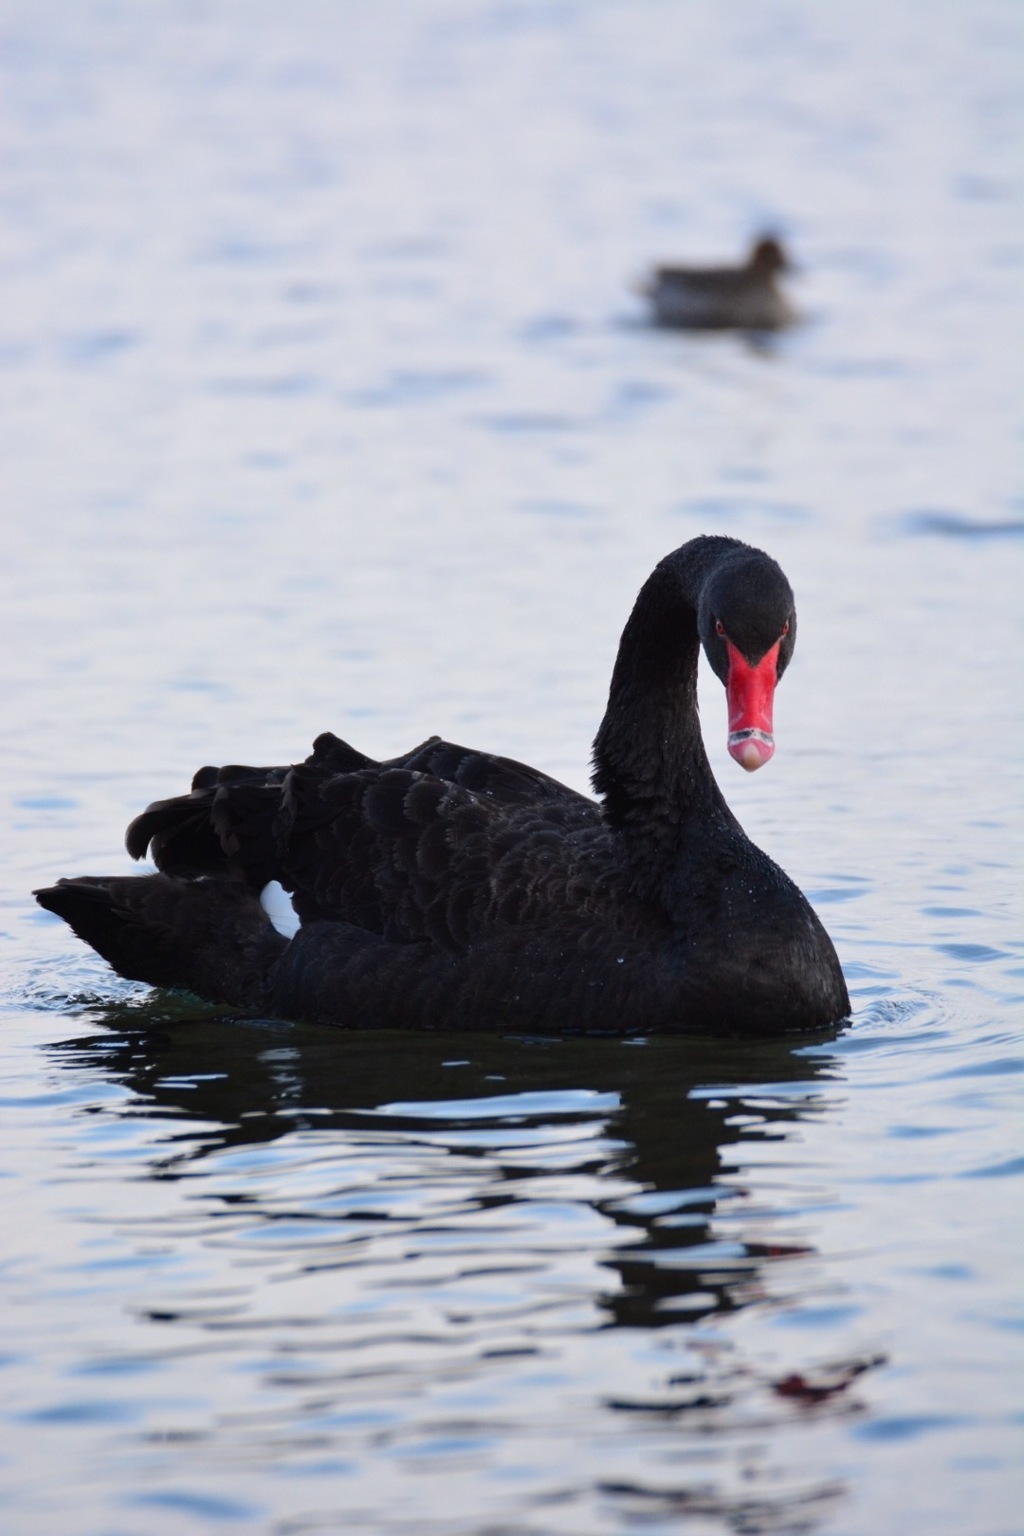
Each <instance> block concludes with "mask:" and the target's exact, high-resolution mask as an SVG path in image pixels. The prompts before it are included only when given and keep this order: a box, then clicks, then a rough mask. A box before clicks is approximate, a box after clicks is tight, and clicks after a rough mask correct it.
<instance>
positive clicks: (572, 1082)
mask: <svg viewBox="0 0 1024 1536" xmlns="http://www.w3.org/2000/svg"><path fill="white" fill-rule="evenodd" d="M173 1006H174V1005H173V1003H172V1004H171V1007H173ZM101 1017H102V1018H103V1020H104V1025H105V1027H104V1028H103V1029H102V1030H98V1031H96V1032H93V1033H90V1034H88V1035H86V1036H84V1037H81V1038H77V1039H72V1040H67V1041H64V1042H62V1043H60V1044H59V1045H56V1046H54V1047H52V1051H53V1055H54V1058H55V1059H56V1060H58V1061H59V1062H61V1063H62V1064H63V1065H65V1066H67V1067H71V1068H74V1069H76V1070H78V1071H81V1070H83V1069H85V1070H87V1071H89V1072H98V1073H99V1074H101V1075H102V1077H103V1078H104V1079H105V1080H107V1081H109V1082H113V1083H117V1084H120V1085H122V1086H124V1087H126V1088H128V1089H129V1090H130V1091H131V1093H132V1095H133V1099H132V1101H130V1103H129V1105H128V1107H127V1108H124V1107H121V1108H119V1109H118V1110H117V1111H116V1112H117V1113H118V1114H119V1115H125V1114H127V1115H130V1116H138V1117H142V1118H144V1119H146V1120H148V1121H154V1120H159V1121H166V1120H171V1121H176V1122H180V1127H179V1129H178V1130H177V1131H176V1132H175V1134H174V1135H173V1136H172V1137H171V1138H170V1140H169V1141H167V1140H165V1141H163V1142H162V1143H161V1145H160V1148H159V1151H158V1152H157V1153H156V1154H155V1155H154V1156H153V1157H152V1158H151V1160H150V1163H149V1166H150V1169H151V1175H152V1177H154V1178H159V1179H175V1178H179V1177H183V1176H189V1177H194V1176H195V1174H196V1172H197V1169H198V1165H199V1164H201V1162H202V1160H203V1159H206V1158H209V1157H210V1155H211V1154H213V1153H216V1152H218V1151H220V1150H227V1149H237V1148H240V1147H245V1146H247V1145H256V1144H261V1143H262V1144H266V1143H270V1142H274V1141H276V1140H278V1139H280V1138H283V1137H287V1136H291V1135H293V1134H294V1133H296V1132H298V1131H304V1130H305V1131H315V1132H316V1133H317V1135H318V1138H323V1137H324V1136H325V1135H328V1134H330V1133H332V1132H333V1133H335V1134H336V1135H337V1136H338V1137H339V1139H344V1138H345V1136H346V1135H347V1134H351V1133H352V1132H359V1133H362V1134H364V1135H365V1133H366V1132H367V1130H368V1129H370V1130H373V1131H375V1132H385V1133H387V1134H388V1135H390V1136H391V1137H392V1138H393V1137H394V1136H395V1135H396V1133H397V1135H398V1136H399V1137H407V1138H408V1140H409V1142H410V1143H413V1144H415V1142H416V1141H417V1139H418V1138H421V1137H423V1136H424V1135H429V1138H430V1141H431V1143H432V1145H434V1146H435V1147H436V1146H438V1145H440V1146H442V1147H444V1146H445V1145H446V1144H447V1146H448V1149H449V1150H451V1151H458V1152H459V1153H460V1154H461V1155H463V1156H465V1155H466V1154H467V1152H468V1153H469V1154H470V1155H473V1154H476V1155H478V1156H480V1157H482V1158H485V1159H487V1160H488V1163H489V1167H488V1175H489V1177H488V1180H487V1182H486V1184H485V1185H484V1194H483V1195H481V1194H480V1192H479V1190H476V1191H474V1198H475V1199H477V1200H478V1201H479V1202H480V1203H481V1204H486V1205H487V1207H488V1208H489V1209H490V1210H494V1209H496V1208H499V1207H501V1206H502V1205H506V1204H507V1205H513V1204H516V1203H518V1202H521V1201H522V1199H523V1187H524V1185H523V1181H524V1180H526V1181H527V1186H526V1187H528V1181H529V1178H530V1176H531V1174H534V1175H542V1174H545V1175H546V1174H550V1172H551V1167H550V1165H549V1163H548V1162H546V1161H545V1159H544V1141H545V1135H544V1133H545V1132H546V1131H557V1132H558V1133H559V1134H560V1135H563V1136H564V1133H565V1131H566V1129H567V1128H569V1127H571V1126H572V1125H573V1124H574V1123H576V1124H579V1125H581V1127H589V1128H591V1134H592V1133H593V1129H594V1128H595V1127H597V1128H598V1129H599V1136H598V1137H597V1138H596V1139H593V1140H592V1142H591V1141H588V1140H587V1139H586V1138H585V1137H581V1142H580V1149H579V1150H578V1155H577V1157H576V1158H575V1160H574V1162H573V1165H572V1173H573V1174H574V1175H579V1174H584V1175H586V1176H588V1179H589V1180H590V1181H591V1182H590V1183H588V1189H589V1190H591V1191H592V1190H593V1188H594V1187H595V1186H594V1183H593V1181H594V1180H596V1188H597V1190H598V1193H597V1195H596V1196H591V1197H588V1198H589V1199H590V1203H591V1205H592V1206H593V1208H594V1209H595V1210H596V1211H598V1212H599V1213H600V1214H601V1216H602V1217H603V1218H604V1219H605V1220H606V1221H608V1222H611V1223H612V1224H613V1226H614V1228H615V1230H616V1235H617V1236H618V1238H619V1241H618V1242H617V1243H615V1244H613V1245H610V1247H609V1251H608V1255H607V1258H606V1259H605V1260H604V1261H603V1262H604V1263H606V1264H607V1266H608V1268H609V1269H610V1270H611V1271H613V1272H615V1273H616V1274H617V1277H618V1281H619V1284H618V1285H617V1286H612V1285H611V1284H609V1287H608V1289H607V1292H606V1293H605V1294H604V1295H603V1296H602V1297H601V1298H600V1304H601V1306H602V1308H603V1309H604V1311H605V1312H606V1314H607V1321H608V1322H609V1323H610V1324H612V1325H615V1326H624V1327H641V1328H652V1327H661V1326H664V1325H666V1324H669V1323H678V1322H680V1321H697V1320H699V1319H700V1318H702V1317H705V1316H707V1315H708V1314H709V1313H715V1312H722V1311H730V1310H734V1309H736V1308H737V1307H739V1306H742V1305H744V1304H746V1302H747V1301H748V1300H750V1299H751V1298H752V1297H753V1296H755V1295H758V1294H760V1291H759V1289H758V1286H757V1277H758V1274H759V1272H760V1271H761V1269H762V1268H763V1266H764V1263H765V1261H766V1260H767V1259H769V1258H778V1257H786V1256H789V1255H793V1254H796V1253H798V1252H802V1251H805V1250H801V1249H797V1248H793V1247H780V1246H779V1245H778V1244H777V1243H773V1244H772V1245H771V1246H770V1247H767V1246H764V1245H759V1244H758V1243H756V1242H753V1241H750V1240H749V1239H748V1240H743V1239H739V1240H737V1241H735V1242H728V1243H726V1242H723V1241H722V1240H721V1238H720V1237H716V1235H715V1234H714V1233H713V1232H712V1221H713V1219H714V1218H715V1217H716V1215H720V1214H721V1211H722V1208H723V1206H724V1205H726V1204H728V1202H730V1201H732V1200H735V1198H736V1195H737V1192H738V1191H737V1184H736V1178H735V1175H734V1176H733V1177H732V1178H731V1179H730V1180H728V1181H723V1179H722V1175H723V1171H725V1170H726V1168H727V1167H728V1168H729V1169H730V1171H732V1165H731V1164H728V1162H727V1159H726V1158H725V1157H724V1154H725V1153H726V1150H727V1149H728V1148H730V1147H734V1146H736V1145H737V1144H738V1143H740V1142H741V1141H743V1142H745V1143H747V1144H750V1143H751V1142H752V1141H754V1142H756V1141H759V1140H766V1139H773V1138H779V1137H782V1136H784V1135H785V1134H786V1130H787V1127H789V1126H791V1125H792V1124H793V1123H794V1122H797V1121H799V1120H801V1119H803V1118H806V1117H807V1116H808V1115H811V1114H818V1113H821V1112H822V1109H823V1107H824V1105H823V1097H822V1089H823V1087H824V1085H825V1083H827V1081H828V1080H829V1076H830V1059H829V1057H828V1055H827V1053H824V1052H812V1053H808V1052H807V1051H806V1046H807V1043H808V1042H807V1040H806V1039H803V1040H801V1041H800V1042H799V1044H798V1045H794V1044H792V1043H785V1042H773V1041H769V1042H762V1043H757V1044H750V1043H739V1042H736V1043H733V1042H716V1041H694V1040H664V1039H655V1040H650V1041H646V1042H641V1043H628V1044H627V1043H623V1042H621V1041H585V1040H573V1041H548V1040H530V1039H520V1038H488V1037H483V1038H481V1037H479V1036H473V1037H471V1038H469V1037H466V1036H443V1035H427V1036H415V1035H402V1034H391V1033H384V1032H382V1033H380V1034H371V1033H346V1032H342V1031H331V1030H326V1029H316V1028H310V1027H304V1026H299V1025H291V1024H283V1023H277V1022H272V1021H252V1020H238V1019H225V1018H223V1017H222V1016H214V1015H208V1016H206V1017H202V1018H197V1017H195V1016H191V1017H190V1016H189V1015H188V1014H187V1012H182V1013H181V1014H180V1015H175V1014H174V1013H173V1012H168V1011H167V1009H166V1008H165V1009H164V1011H163V1012H162V1013H160V1014H154V1013H153V1012H152V1010H147V1011H146V1012H145V1013H140V1011H139V1010H125V1009H116V1008H115V1009H107V1010H104V1011H103V1013H102V1014H101ZM815 1043H816V1044H819V1045H823V1044H826V1043H827V1037H823V1038H821V1039H818V1040H816V1042H815ZM98 1112H100V1113H107V1112H108V1111H106V1110H99V1111H98ZM190 1126H194V1129H190ZM503 1129H504V1130H506V1131H507V1130H508V1129H514V1131H515V1135H516V1138H517V1142H518V1146H517V1154H516V1158H515V1163H514V1167H513V1168H512V1169H510V1170H506V1169H504V1168H503V1164H502V1146H503V1142H502V1134H501V1133H502V1131H503ZM531 1132H533V1133H536V1137H537V1158H536V1163H535V1165H532V1166H531V1158H530V1145H531V1143H530V1133H531ZM524 1137H526V1145H525V1146H524V1144H523V1138H524ZM506 1139H507V1138H506ZM380 1157H381V1161H382V1166H385V1165H386V1160H387V1151H386V1149H382V1151H381V1153H380ZM513 1180H514V1187H513V1183H512V1181H513ZM503 1183H505V1184H507V1186H508V1188H507V1189H503V1187H502V1186H503ZM602 1191H606V1193H605V1192H602ZM246 1198H247V1209H248V1211H249V1213H250V1214H251V1215H256V1216H258V1214H259V1209H260V1207H259V1201H260V1193H259V1191H258V1190H256V1191H254V1193H253V1195H252V1197H251V1200H250V1197H249V1196H247V1197H246ZM269 1214H270V1213H269V1212H268V1216H269ZM336 1214H339V1219H342V1220H365V1219H366V1212H365V1211H350V1212H347V1213H336ZM626 1234H628V1235H629V1239H631V1240H626V1241H622V1239H623V1237H624V1236H625V1235H626Z"/></svg>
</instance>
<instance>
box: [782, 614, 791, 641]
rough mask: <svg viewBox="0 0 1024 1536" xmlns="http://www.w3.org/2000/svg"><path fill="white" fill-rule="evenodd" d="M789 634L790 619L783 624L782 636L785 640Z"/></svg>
mask: <svg viewBox="0 0 1024 1536" xmlns="http://www.w3.org/2000/svg"><path fill="white" fill-rule="evenodd" d="M788 634H789V620H788V619H787V620H786V622H785V624H783V626H782V635H781V637H780V638H782V639H783V640H784V639H785V638H786V636H787V635H788Z"/></svg>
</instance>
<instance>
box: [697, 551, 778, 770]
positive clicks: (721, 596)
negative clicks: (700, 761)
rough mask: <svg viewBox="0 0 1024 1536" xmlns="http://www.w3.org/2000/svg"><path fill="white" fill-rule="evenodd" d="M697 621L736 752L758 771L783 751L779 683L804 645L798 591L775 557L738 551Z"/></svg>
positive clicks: (714, 580) (713, 580)
mask: <svg viewBox="0 0 1024 1536" xmlns="http://www.w3.org/2000/svg"><path fill="white" fill-rule="evenodd" d="M697 622H698V625H699V628H700V637H701V643H702V644H703V646H704V651H705V654H706V655H707V658H708V660H709V661H710V663H711V665H712V667H713V668H714V671H715V673H716V675H717V676H718V677H719V678H720V679H721V681H722V682H723V683H724V684H725V695H726V700H727V703H728V709H729V743H728V745H729V754H730V756H731V757H734V758H735V760H736V761H737V762H738V763H739V765H740V767H741V768H745V769H746V770H747V772H748V773H753V772H754V770H755V769H757V768H761V767H763V766H764V764H765V763H766V762H767V761H768V759H769V758H770V757H771V756H772V754H773V752H774V751H775V737H774V734H773V730H772V706H773V704H774V701H775V685H776V683H777V682H778V680H779V678H780V677H781V676H782V674H783V672H785V670H786V668H787V667H788V665H789V659H790V657H791V656H792V654H793V646H794V644H795V641H796V606H795V603H794V600H793V589H792V587H791V586H790V585H789V582H788V581H787V580H786V578H785V576H784V575H783V573H782V570H781V568H780V567H779V566H778V565H777V564H776V563H775V561H774V560H772V559H771V557H770V556H769V555H765V554H762V553H761V551H760V550H754V549H746V548H738V549H737V550H736V554H735V557H734V558H732V559H729V560H726V561H724V562H723V563H722V564H720V565H719V566H718V567H716V569H715V570H714V571H713V572H712V573H711V576H710V579H709V580H708V581H707V582H706V583H705V585H704V589H703V591H702V592H701V600H700V611H699V613H698V619H697Z"/></svg>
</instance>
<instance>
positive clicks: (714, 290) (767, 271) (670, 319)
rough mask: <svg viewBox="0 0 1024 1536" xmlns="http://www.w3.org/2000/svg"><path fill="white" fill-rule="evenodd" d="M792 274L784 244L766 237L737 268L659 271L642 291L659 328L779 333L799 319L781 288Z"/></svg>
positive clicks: (684, 268)
mask: <svg viewBox="0 0 1024 1536" xmlns="http://www.w3.org/2000/svg"><path fill="white" fill-rule="evenodd" d="M792 269H793V263H792V262H791V261H790V259H789V257H788V256H787V255H786V252H785V251H784V249H783V247H782V245H781V244H780V243H779V241H778V240H776V239H775V238H774V237H773V236H771V235H765V236H762V238H761V239H760V240H758V241H756V242H755V244H754V245H753V247H752V248H751V251H750V255H749V256H748V257H747V260H746V261H745V262H744V263H743V265H742V266H738V267H655V269H654V271H653V272H652V273H651V275H650V276H649V277H648V278H647V279H646V281H645V282H643V283H642V284H641V286H640V292H641V293H642V294H644V296H645V297H646V298H647V300H648V302H649V304H650V307H651V317H652V319H653V320H654V323H655V325H663V326H668V327H670V328H673V329H676V330H691V331H720V330H728V329H733V330H742V331H777V330H780V329H781V328H782V327H783V326H786V325H790V324H791V323H792V322H793V321H794V320H795V319H796V317H797V316H796V310H795V309H794V308H793V306H792V305H791V304H790V302H789V300H788V299H787V298H786V295H785V294H784V293H783V292H782V289H781V288H780V287H779V282H778V278H779V274H780V273H781V272H789V271H792Z"/></svg>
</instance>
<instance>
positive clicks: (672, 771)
mask: <svg viewBox="0 0 1024 1536" xmlns="http://www.w3.org/2000/svg"><path fill="white" fill-rule="evenodd" d="M795 641H796V608H795V602H794V597H793V591H792V588H791V587H790V584H789V582H788V580H787V578H786V576H785V574H784V573H783V571H782V569H781V567H780V566H779V565H778V564H777V563H776V561H775V560H774V559H772V558H771V556H769V555H767V554H766V553H765V552H764V551H762V550H759V549H755V548H753V547H751V546H750V545H748V544H745V543H743V542H741V541H740V540H738V539H735V538H731V537H728V536H725V535H717V534H716V535H702V536H699V537H697V538H693V539H690V540H689V541H688V542H687V543H685V544H683V545H682V546H681V547H680V548H678V549H676V550H675V551H674V552H672V553H671V554H669V555H667V556H666V557H665V558H664V559H663V560H661V561H660V563H659V564H658V565H657V566H656V567H655V569H654V571H653V572H652V574H651V575H650V576H649V577H648V579H647V580H646V582H645V583H644V584H643V586H642V588H641V590H640V592H639V595H638V597H637V599H636V602H635V605H634V607H633V609H632V612H631V613H630V616H629V618H628V620H627V622H626V625H625V628H624V630H623V632H622V636H621V640H620V643H619V647H618V653H617V656H616V660H615V663H614V667H613V671H612V677H611V683H610V687H609V693H608V703H607V707H606V710H605V713H604V717H603V719H602V720H601V723H600V726H599V728H598V730H597V734H596V737H595V739H594V744H593V755H592V784H593V789H594V792H595V797H594V798H591V797H590V796H587V795H585V794H581V793H580V792H578V791H577V790H575V789H572V788H569V787H568V786H567V785H565V784H562V783H560V782H559V781H557V780H556V779H554V778H551V777H549V776H548V775H547V774H546V773H543V772H541V771H540V770H538V769H536V768H532V767H529V766H527V765H526V764H524V763H520V762H517V761H515V760H513V759H511V758H507V757H503V756H499V755H496V754H493V753H490V752H485V751H478V750H474V749H471V748H468V747H463V746H459V745H457V744H455V743H453V742H449V741H446V740H443V739H442V738H441V737H438V736H434V737H431V738H429V739H428V740H427V741H425V742H422V743H421V744H420V745H418V746H416V747H414V748H413V749H412V750H410V751H409V752H406V753H404V754H403V755H401V756H398V757H393V758H390V759H387V760H384V761H376V760H374V759H373V758H371V757H368V756H366V755H365V754H364V753H362V752H360V751H359V750H357V749H356V748H355V747H352V746H350V745H349V744H348V743H347V742H345V741H343V740H342V739H341V738H340V737H337V736H335V735H333V734H332V733H330V732H325V733H324V734H323V735H321V736H319V737H318V738H317V740H316V741H315V742H314V744H313V750H312V753H311V754H310V755H309V756H307V757H306V758H305V759H304V760H303V761H301V762H298V763H295V764H291V765H287V766H283V767H271V768H255V767H244V766H238V765H230V766H226V767H217V768H215V767H204V768H201V769H200V770H199V772H198V773H197V774H196V775H195V777H194V779H193V781H192V786H191V789H190V790H189V791H188V792H187V793H186V794H181V795H177V796H175V797H172V798H170V799H164V800H157V801H155V802H154V803H153V804H151V805H150V806H149V807H148V808H147V809H146V810H144V811H143V812H142V813H141V814H140V815H138V816H137V817H136V818H135V819H134V820H133V821H132V823H131V825H130V826H129V828H128V831H127V835H126V844H127V848H128V852H129V853H130V854H131V855H132V857H133V858H136V859H139V858H143V857H144V856H145V855H146V854H147V852H148V853H149V855H150V857H151V859H152V862H153V863H154V865H155V866H156V872H155V873H151V874H145V875H132V874H129V875H115V876H108V877H96V876H77V877H72V878H67V879H61V880H59V881H57V883H56V884H54V885H52V886H48V887H44V888H41V889H39V890H38V891H36V892H35V893H34V894H35V896H36V899H37V900H38V902H39V903H40V905H41V906H43V907H44V908H46V909H47V910H48V911H51V912H54V913H57V914H58V915H59V916H60V917H62V918H63V919H64V920H65V921H66V922H67V923H68V924H69V925H70V926H71V928H72V929H73V930H74V932H75V933H76V934H77V935H78V936H79V937H80V938H81V939H83V940H84V941H85V942H86V943H88V944H89V945H91V946H92V947H93V949H95V950H96V951H97V952H98V953H99V954H100V955H101V956H102V957H103V958H104V959H105V960H107V961H108V962H109V964H110V965H111V966H112V967H113V968H114V970H115V971H117V972H118V973H119V974H120V975H121V976H123V977H127V978H129V979H132V980H136V981H142V982H145V983H148V984H149V985H150V986H153V987H157V988H173V989H178V990H183V991H185V992H189V993H191V994H193V995H195V996H198V997H199V998H202V999H205V1000H207V1001H209V1002H211V1003H214V1004H219V1005H227V1006H228V1007H229V1008H231V1009H234V1010H237V1011H239V1012H241V1013H243V1014H248V1015H255V1016H258V1017H274V1018H279V1019H284V1020H292V1021H304V1022H311V1023H320V1024H330V1025H338V1026H341V1027H347V1028H358V1029H397V1030H444V1031H492V1032H503V1033H506V1034H517V1033H519V1034H523V1033H525V1034H529V1035H537V1036H562V1035H573V1034H598V1035H632V1036H636V1035H640V1036H643V1035H651V1034H691V1035H711V1036H737V1037H751V1036H753V1037H763V1036H769V1035H783V1034H788V1033H791V1032H796V1031H807V1030H814V1029H822V1028H826V1027H829V1026H832V1025H836V1024H838V1023H839V1022H841V1021H842V1020H844V1019H845V1018H846V1017H847V1016H848V1014H849V1007H850V1004H849V996H848V993H847V989H846V984H845V981H844V978H843V973H842V969H841V967H840V963H839V959H838V957H837V954H836V951H835V948H834V946H833V944H832V941H831V940H830V938H829V936H828V934H827V933H826V931H825V929H824V927H823V926H822V923H821V922H820V920H819V918H818V917H817V915H816V914H815V912H814V911H813V909H812V907H811V905H810V903H809V902H808V901H807V899H806V897H805V896H804V895H803V894H802V893H801V891H800V890H799V889H798V888H797V886H796V885H795V884H794V882H793V881H792V880H791V879H790V878H789V877H788V876H787V875H786V874H785V873H784V872H783V871H782V870H781V869H780V868H779V867H778V865H777V864H775V863H774V862H773V861H772V860H771V859H770V858H769V857H768V855H767V854H766V853H764V852H762V851H761V849H759V848H758V847H756V846H755V844H754V843H753V842H752V841H751V840H750V838H748V837H747V835H746V834H745V832H744V831H743V829H742V828H741V826H740V824H739V822H738V821H737V819H736V818H735V816H734V815H733V814H732V812H731V811H730V810H729V808H728V805H727V804H726V800H725V797H724V795H723V794H722V792H721V790H720V789H719V787H718V784H717V782H716V780H715V777H714V774H713V773H712V770H711V767H710V764H709V761H708V757H707V753H706V751H705V747H704V743H703V739H702V735H701V728H700V721H699V718H698V710H697V672H698V657H699V655H700V653H701V652H702V651H703V653H704V655H705V657H706V659H707V661H708V662H709V663H710V666H711V669H712V671H713V672H714V673H715V675H716V676H717V677H718V679H719V680H720V682H721V683H722V684H723V685H724V688H725V695H726V710H727V717H728V751H729V753H730V755H731V757H732V758H733V760H735V762H736V763H737V764H738V765H739V766H740V767H742V768H744V769H745V770H747V771H748V772H753V771H755V770H757V769H760V768H761V767H763V766H764V765H765V764H766V763H768V762H769V761H770V760H771V758H772V756H773V753H774V750H775V738H774V731H773V703H774V696H775V690H776V685H777V683H778V681H779V679H780V678H781V677H782V676H783V674H784V673H785V671H786V669H787V667H788V666H789V664H790V661H791V659H792V656H793V648H794V644H795ZM275 882H276V883H277V884H278V886H279V887H280V888H282V889H283V891H284V892H286V893H287V894H288V897H289V898H290V903H291V908H292V909H293V911H294V914H295V919H296V924H297V926H295V925H293V926H294V932H292V933H291V935H290V936H289V934H288V933H286V932H283V931H281V930H282V928H283V927H284V925H283V924H281V923H280V922H278V923H277V924H275V922H274V921H272V919H271V916H270V915H269V914H268V905H269V903H268V902H267V892H268V891H269V890H270V889H271V888H272V887H274V885H275Z"/></svg>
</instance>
